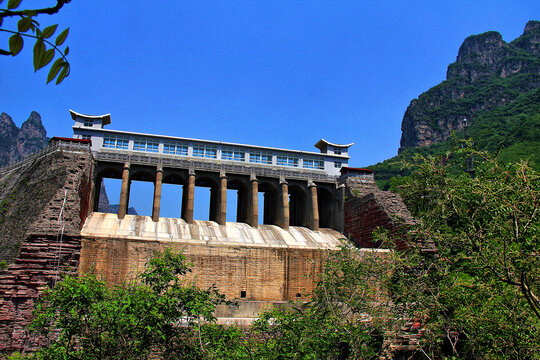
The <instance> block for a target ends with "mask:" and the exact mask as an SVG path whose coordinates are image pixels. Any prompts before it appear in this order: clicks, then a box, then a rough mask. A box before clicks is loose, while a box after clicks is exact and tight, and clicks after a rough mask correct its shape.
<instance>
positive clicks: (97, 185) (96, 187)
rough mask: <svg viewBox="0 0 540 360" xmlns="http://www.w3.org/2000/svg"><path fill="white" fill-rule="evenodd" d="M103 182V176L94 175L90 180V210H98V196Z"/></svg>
mask: <svg viewBox="0 0 540 360" xmlns="http://www.w3.org/2000/svg"><path fill="white" fill-rule="evenodd" d="M102 182H103V178H101V177H97V176H96V177H94V178H93V180H92V193H91V194H92V197H91V199H90V205H91V208H90V212H89V213H91V212H94V211H99V196H100V194H101V183H102Z"/></svg>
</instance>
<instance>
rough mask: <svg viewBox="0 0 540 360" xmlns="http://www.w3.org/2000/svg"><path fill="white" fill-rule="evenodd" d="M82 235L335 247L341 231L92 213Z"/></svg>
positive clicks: (240, 244)
mask: <svg viewBox="0 0 540 360" xmlns="http://www.w3.org/2000/svg"><path fill="white" fill-rule="evenodd" d="M81 235H82V236H83V237H86V238H94V239H129V240H142V241H159V242H165V243H167V242H169V243H186V244H192V245H195V244H199V245H203V244H207V245H222V246H249V247H267V248H303V249H324V250H326V249H336V248H337V247H338V246H339V244H340V240H341V239H343V238H344V236H343V234H341V233H340V232H338V231H336V230H333V229H320V230H319V231H313V230H310V229H308V228H305V227H297V226H291V227H289V229H288V230H284V229H282V228H280V227H279V226H275V225H259V226H258V227H257V228H254V227H251V226H250V225H248V224H245V223H235V222H227V223H226V225H219V224H218V223H216V222H214V221H203V220H194V221H193V223H192V224H188V223H187V222H186V221H184V220H183V219H177V218H159V221H158V222H154V221H152V218H151V217H149V216H138V215H126V216H125V218H124V219H118V217H117V215H116V214H109V213H98V212H94V213H92V214H91V215H90V216H89V217H88V218H87V220H86V222H85V224H84V227H83V229H82V231H81Z"/></svg>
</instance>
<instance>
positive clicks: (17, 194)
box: [0, 149, 93, 353]
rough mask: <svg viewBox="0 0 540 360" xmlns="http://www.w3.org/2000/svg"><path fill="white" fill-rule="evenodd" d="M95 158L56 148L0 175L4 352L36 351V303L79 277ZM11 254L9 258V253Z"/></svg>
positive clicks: (0, 343) (0, 337) (0, 335)
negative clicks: (58, 284) (63, 280)
mask: <svg viewBox="0 0 540 360" xmlns="http://www.w3.org/2000/svg"><path fill="white" fill-rule="evenodd" d="M92 169H93V159H92V155H91V154H90V153H89V152H86V151H81V152H68V151H62V150H60V149H57V150H55V151H53V152H49V153H45V154H44V155H43V156H41V157H39V158H33V159H32V160H30V161H28V162H26V163H23V164H22V165H21V166H19V167H17V168H15V169H11V170H10V171H9V172H7V173H0V188H1V192H0V198H3V199H7V200H8V202H7V206H6V207H4V211H3V213H2V214H1V217H0V225H1V226H0V227H1V230H0V241H1V242H0V249H1V252H2V253H3V254H4V256H3V260H4V261H6V262H7V263H8V264H9V265H8V267H7V269H5V270H2V271H0V352H3V353H6V352H7V353H9V352H12V351H22V350H26V349H31V348H32V347H33V346H35V345H36V344H37V342H38V339H32V338H30V337H29V336H28V333H27V330H26V326H27V324H28V323H29V322H30V321H31V316H32V309H33V306H34V301H35V299H36V298H37V297H38V296H39V295H40V293H41V292H42V290H43V289H44V288H45V287H46V286H52V285H53V284H54V282H55V281H57V280H58V279H60V277H61V276H62V275H63V274H66V273H68V274H69V273H77V271H78V266H79V256H80V247H81V244H80V228H81V227H82V224H83V223H84V221H85V218H86V215H87V211H88V199H87V197H88V195H89V193H90V184H91V172H92V171H93V170H92ZM6 254H7V255H6Z"/></svg>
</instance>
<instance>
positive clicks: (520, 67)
mask: <svg viewBox="0 0 540 360" xmlns="http://www.w3.org/2000/svg"><path fill="white" fill-rule="evenodd" d="M539 85H540V22H539V21H534V20H532V21H529V22H528V23H527V25H526V26H525V30H524V32H523V35H521V36H520V37H518V38H517V39H515V40H514V41H512V42H510V43H506V42H505V41H504V40H503V39H502V37H501V35H500V34H499V33H498V32H495V31H490V32H486V33H483V34H480V35H473V36H470V37H468V38H467V39H465V41H464V42H463V44H462V45H461V47H460V49H459V52H458V56H457V59H456V62H454V63H452V64H450V65H449V66H448V70H447V74H446V80H445V81H443V82H442V83H441V84H439V85H437V86H435V87H433V88H431V89H430V90H428V91H426V92H425V93H423V94H421V95H420V96H419V97H418V99H414V100H412V101H411V103H410V105H409V107H408V108H407V110H406V112H405V115H404V116H403V122H402V125H401V131H402V135H401V142H400V152H401V151H402V150H404V149H406V148H410V147H420V146H428V145H431V144H434V143H438V142H440V141H443V140H445V139H447V138H448V137H449V136H450V135H451V133H452V132H453V131H454V130H459V129H462V128H463V119H464V118H467V119H468V120H469V122H470V123H474V121H475V117H477V116H478V115H479V114H481V113H482V112H485V111H488V110H492V109H495V108H497V107H500V106H506V105H508V104H510V103H512V102H513V101H514V100H515V99H517V98H518V97H519V96H520V95H522V94H525V93H528V92H530V91H533V90H535V89H537V88H538V87H539Z"/></svg>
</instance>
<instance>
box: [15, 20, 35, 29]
mask: <svg viewBox="0 0 540 360" xmlns="http://www.w3.org/2000/svg"><path fill="white" fill-rule="evenodd" d="M31 25H32V18H31V17H23V18H22V19H21V20H19V22H18V23H17V29H19V32H27V31H28V30H29V29H30V26H31Z"/></svg>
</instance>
